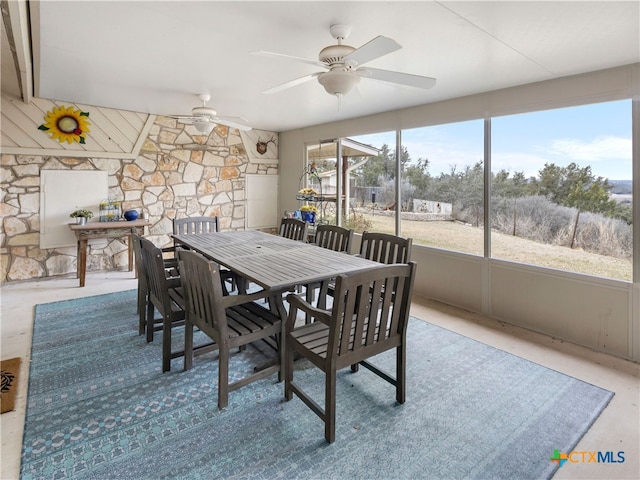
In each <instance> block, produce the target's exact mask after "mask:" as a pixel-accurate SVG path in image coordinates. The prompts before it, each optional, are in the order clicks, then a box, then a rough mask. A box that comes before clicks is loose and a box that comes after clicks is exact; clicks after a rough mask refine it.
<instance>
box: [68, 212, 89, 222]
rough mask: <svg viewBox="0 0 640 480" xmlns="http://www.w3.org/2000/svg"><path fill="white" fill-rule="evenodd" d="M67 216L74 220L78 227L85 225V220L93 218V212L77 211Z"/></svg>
mask: <svg viewBox="0 0 640 480" xmlns="http://www.w3.org/2000/svg"><path fill="white" fill-rule="evenodd" d="M69 216H70V217H71V218H75V219H76V223H77V224H78V225H84V224H86V223H87V219H89V218H92V217H93V212H92V211H91V210H85V209H78V210H75V211H73V212H71V213H70V214H69Z"/></svg>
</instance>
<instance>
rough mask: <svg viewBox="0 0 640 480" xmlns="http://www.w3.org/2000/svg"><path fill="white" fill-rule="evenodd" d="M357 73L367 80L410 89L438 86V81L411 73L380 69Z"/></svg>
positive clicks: (365, 69)
mask: <svg viewBox="0 0 640 480" xmlns="http://www.w3.org/2000/svg"><path fill="white" fill-rule="evenodd" d="M356 73H357V74H358V75H360V76H362V77H365V78H372V79H374V80H382V81H383V82H390V83H398V84H400V85H407V86H409V87H416V88H424V89H428V88H431V87H433V86H434V85H435V84H436V79H435V78H431V77H423V76H422V75H413V74H411V73H402V72H394V71H391V70H381V69H379V68H362V69H358V70H357V71H356Z"/></svg>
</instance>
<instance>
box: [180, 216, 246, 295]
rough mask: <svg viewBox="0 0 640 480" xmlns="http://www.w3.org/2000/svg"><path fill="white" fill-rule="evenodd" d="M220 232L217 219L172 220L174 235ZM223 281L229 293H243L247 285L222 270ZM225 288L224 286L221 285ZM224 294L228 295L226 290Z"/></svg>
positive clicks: (242, 280)
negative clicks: (237, 291) (236, 291)
mask: <svg viewBox="0 0 640 480" xmlns="http://www.w3.org/2000/svg"><path fill="white" fill-rule="evenodd" d="M219 231H220V222H219V221H218V217H207V216H200V217H186V218H174V219H173V233H174V234H175V235H192V234H194V233H218V232H219ZM222 277H223V280H225V281H226V284H227V285H229V286H230V289H231V291H233V290H235V289H236V288H239V289H240V290H241V292H242V291H245V290H246V288H247V285H248V283H247V282H246V281H245V280H244V279H241V278H238V277H237V275H235V274H233V273H232V272H230V271H229V270H227V269H223V270H222ZM223 285H224V286H225V288H226V285H225V284H223ZM226 293H229V291H228V290H226Z"/></svg>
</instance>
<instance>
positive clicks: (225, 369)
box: [218, 341, 229, 410]
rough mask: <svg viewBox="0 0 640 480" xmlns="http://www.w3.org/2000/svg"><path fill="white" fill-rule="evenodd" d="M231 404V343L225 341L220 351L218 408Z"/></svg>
mask: <svg viewBox="0 0 640 480" xmlns="http://www.w3.org/2000/svg"><path fill="white" fill-rule="evenodd" d="M228 404H229V344H228V343H227V342H226V341H223V342H222V344H221V345H220V350H219V352H218V409H220V410H222V409H223V408H225V407H226V406H227V405H228Z"/></svg>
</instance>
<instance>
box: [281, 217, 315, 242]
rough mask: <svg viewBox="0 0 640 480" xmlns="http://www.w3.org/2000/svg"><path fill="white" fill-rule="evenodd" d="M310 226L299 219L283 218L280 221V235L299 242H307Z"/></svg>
mask: <svg viewBox="0 0 640 480" xmlns="http://www.w3.org/2000/svg"><path fill="white" fill-rule="evenodd" d="M308 229H309V224H308V223H307V222H305V221H303V220H300V219H298V218H282V219H281V220H280V230H279V234H280V236H281V237H285V238H290V239H291V240H297V241H299V242H306V241H307V234H308Z"/></svg>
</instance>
